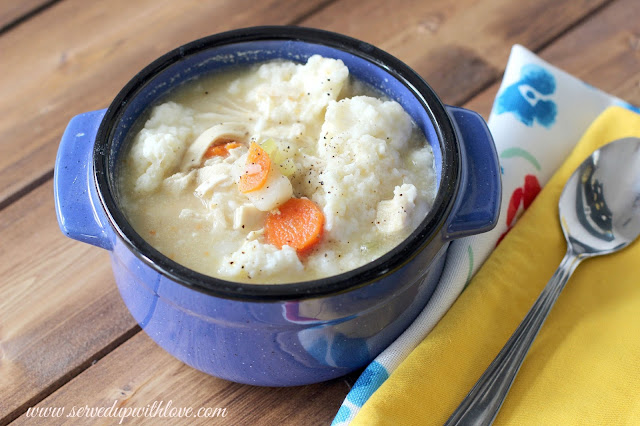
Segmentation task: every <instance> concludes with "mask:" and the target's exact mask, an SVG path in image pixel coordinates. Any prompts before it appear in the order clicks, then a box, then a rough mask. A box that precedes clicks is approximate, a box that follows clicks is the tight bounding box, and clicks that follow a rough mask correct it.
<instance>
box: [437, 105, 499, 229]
mask: <svg viewBox="0 0 640 426" xmlns="http://www.w3.org/2000/svg"><path fill="white" fill-rule="evenodd" d="M446 109H447V111H448V112H449V116H450V117H451V118H452V121H453V125H454V127H455V129H456V132H457V134H458V139H459V141H460V154H461V158H462V162H461V164H462V170H461V184H460V193H459V196H458V198H457V201H456V204H455V205H454V207H453V211H452V213H451V215H450V220H449V223H448V225H447V230H446V233H445V235H446V239H456V238H462V237H466V236H469V235H475V234H480V233H482V232H487V231H489V230H491V229H493V228H494V227H495V226H496V224H497V222H498V215H499V214H500V202H501V198H502V187H501V178H500V164H499V162H498V155H497V153H496V147H495V145H494V144H493V138H492V137H491V132H490V131H489V128H488V127H487V123H486V122H485V121H484V119H483V118H482V117H481V116H480V115H479V114H478V113H476V112H474V111H470V110H467V109H464V108H458V107H453V106H447V107H446Z"/></svg>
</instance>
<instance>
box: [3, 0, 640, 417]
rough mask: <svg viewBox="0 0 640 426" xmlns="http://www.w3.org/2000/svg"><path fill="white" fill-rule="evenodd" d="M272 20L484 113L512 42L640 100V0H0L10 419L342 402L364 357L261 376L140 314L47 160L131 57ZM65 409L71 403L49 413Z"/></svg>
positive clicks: (327, 412)
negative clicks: (186, 350)
mask: <svg viewBox="0 0 640 426" xmlns="http://www.w3.org/2000/svg"><path fill="white" fill-rule="evenodd" d="M262 24H295V25H302V26H309V27H316V28H323V29H327V30H332V31H336V32H340V33H344V34H347V35H350V36H354V37H356V38H359V39H362V40H365V41H367V42H369V43H371V44H374V45H377V46H378V47H381V48H382V49H384V50H387V51H388V52H390V53H391V54H393V55H395V56H397V57H399V58H400V59H402V60H403V61H405V62H407V63H408V64H409V65H410V66H411V67H413V68H414V69H415V70H417V71H418V73H420V74H421V75H422V76H423V77H424V78H425V79H426V80H427V81H428V82H429V83H430V84H431V85H432V86H433V87H434V89H435V90H436V92H438V94H439V95H440V96H441V97H442V99H443V100H444V101H445V102H446V103H449V104H453V105H460V106H465V107H468V108H471V109H474V110H476V111H478V112H480V113H481V114H483V115H484V116H485V117H486V116H488V114H489V111H490V108H491V104H492V101H493V98H494V96H495V94H496V91H497V89H498V84H499V81H500V79H501V77H502V73H503V71H504V67H505V65H506V62H507V58H508V55H509V51H510V49H511V46H512V45H513V44H514V43H520V44H522V45H524V46H526V47H527V48H529V49H531V50H533V51H535V52H537V53H538V54H539V55H541V56H542V58H544V59H546V60H548V61H550V62H551V63H553V64H555V65H557V66H559V67H561V68H563V69H565V70H567V71H568V72H570V73H572V74H574V75H576V76H578V77H580V78H582V79H583V80H585V81H586V82H587V83H589V84H592V85H594V86H596V87H599V88H601V89H603V90H605V91H607V92H610V93H612V94H614V95H617V96H619V97H621V98H623V99H625V100H627V101H629V102H631V103H634V104H636V105H638V104H640V3H639V2H638V0H564V1H559V0H526V1H514V0H457V1H456V2H452V1H449V0H433V1H430V0H395V1H385V0H370V1H363V0H309V1H304V2H303V1H297V2H294V1H291V2H286V1H276V0H265V1H254V0H251V1H249V0H209V1H200V0H183V1H181V2H177V1H174V2H171V1H169V0H140V1H132V0H103V1H90V2H89V1H84V0H2V1H1V2H0V94H1V96H0V259H1V260H2V261H1V263H0V277H2V278H1V279H0V425H4V424H8V423H11V422H14V421H15V422H16V423H18V424H22V423H29V422H31V421H33V419H31V418H27V415H26V414H27V410H28V409H29V407H33V406H39V407H66V410H70V409H71V407H73V406H76V407H81V406H83V407H84V406H88V407H101V406H106V407H110V406H111V405H112V404H113V402H114V401H116V400H117V401H118V402H117V404H118V407H145V406H146V405H147V404H150V403H152V402H153V401H164V402H165V404H166V402H167V401H169V400H171V401H172V403H173V406H183V407H196V408H198V407H225V408H226V417H224V418H217V419H213V420H211V419H209V420H203V423H204V422H207V423H211V422H220V423H224V424H233V425H238V424H275V423H278V424H327V423H329V422H330V421H331V419H332V418H333V416H334V414H335V412H336V410H337V409H338V407H339V406H340V403H341V401H342V399H343V398H344V397H345V395H346V394H347V392H348V391H349V388H350V386H351V385H352V384H353V383H354V381H355V379H356V378H357V374H352V375H350V376H347V377H345V378H341V379H336V380H333V381H330V382H327V383H322V384H316V385H310V386H303V387H297V388H259V387H252V386H246V385H239V384H235V383H231V382H227V381H224V380H221V379H217V378H214V377H210V376H207V375H205V374H203V373H200V372H199V371H196V370H194V369H192V368H190V367H188V366H186V365H184V364H182V363H181V362H179V361H177V360H176V359H174V358H172V357H171V356H170V355H168V354H167V353H166V352H164V351H163V350H162V349H160V348H159V347H158V346H156V345H155V344H154V343H153V342H152V341H151V339H149V337H147V336H146V334H145V333H144V332H142V331H141V330H140V328H139V327H138V325H137V324H136V323H135V321H134V320H133V318H132V317H131V316H130V315H129V313H128V311H127V309H126V308H125V306H124V304H123V302H122V300H121V299H120V296H119V294H118V291H117V289H116V286H115V283H114V279H113V275H112V273H111V269H110V263H109V256H108V254H107V252H106V251H104V250H101V249H98V248H96V247H93V246H89V245H86V244H82V243H79V242H76V241H73V240H70V239H67V238H65V237H64V236H63V235H62V233H61V232H60V230H59V229H58V224H57V222H56V218H55V212H54V204H53V191H52V176H53V165H54V160H55V155H56V150H57V148H58V143H59V140H60V136H61V134H62V132H63V130H64V128H65V126H66V124H67V123H68V121H69V119H70V118H71V117H72V116H74V115H76V114H79V113H82V112H86V111H90V110H95V109H101V108H105V107H106V106H108V105H109V103H110V102H111V100H112V99H113V97H114V96H115V95H116V93H117V92H118V90H119V89H120V88H121V87H122V86H123V85H124V84H125V83H126V82H127V81H128V80H129V79H130V78H131V77H132V76H133V75H134V74H135V73H136V71H137V70H139V69H141V68H142V67H143V66H144V65H146V64H147V63H149V62H150V61H152V60H153V59H154V58H156V57H157V56H159V55H161V54H162V53H164V52H166V51H168V50H170V49H172V48H174V47H176V46H179V45H181V44H183V43H185V42H188V41H191V40H193V39H196V38H199V37H202V36H206V35H209V34H212V33H216V32H220V31H223V30H228V29H233V28H239V27H245V26H252V25H262ZM63 420H73V419H52V418H48V419H38V423H46V422H51V423H55V424H59V423H61V422H62V421H63ZM75 420H76V421H77V422H80V423H86V422H87V419H85V418H81V419H79V420H78V419H75ZM103 420H104V419H103ZM117 421H118V419H116V420H114V419H109V420H106V423H107V424H116V423H117ZM156 421H157V419H153V418H151V419H146V420H145V419H125V423H129V424H131V423H136V424H137V423H145V422H146V423H151V424H155V423H154V422H156ZM173 423H178V424H194V423H193V419H174V422H173ZM173 423H172V424H173Z"/></svg>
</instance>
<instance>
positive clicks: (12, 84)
mask: <svg viewBox="0 0 640 426" xmlns="http://www.w3.org/2000/svg"><path fill="white" fill-rule="evenodd" d="M326 1H327V0H310V1H305V2H281V1H277V0H268V1H259V2H256V1H253V0H216V1H206V2H203V1H199V0H185V1H183V2H180V4H178V3H176V2H173V1H171V0H141V1H130V0H110V1H99V2H86V1H83V0H66V1H62V2H60V3H57V4H55V5H53V6H52V7H50V8H49V9H47V10H46V11H44V12H43V13H41V14H38V15H36V16H34V17H33V18H32V19H30V20H28V21H27V22H25V23H24V24H22V25H19V26H18V27H16V28H15V29H13V30H12V31H9V32H7V33H6V34H3V35H2V37H0V52H1V53H0V55H1V57H2V58H3V61H2V62H5V60H4V58H10V59H11V61H10V63H11V65H10V66H9V67H7V66H3V67H2V74H3V75H2V79H0V93H2V97H0V206H2V205H3V204H6V200H8V199H10V197H11V195H12V194H15V193H16V192H19V191H21V190H23V188H25V187H27V186H28V185H29V183H30V182H33V181H34V180H37V179H39V178H41V177H42V176H45V175H47V173H50V171H51V169H52V167H53V163H54V160H55V154H56V149H57V146H58V143H59V140H60V136H61V134H62V132H63V130H64V127H65V126H66V124H67V123H68V121H69V119H70V118H71V117H72V116H74V115H76V114H79V113H82V112H86V111H91V110H95V109H100V108H105V107H106V106H108V105H109V103H110V101H111V100H112V99H113V97H114V96H115V95H116V93H117V92H118V90H119V89H120V88H121V87H122V86H124V84H125V83H126V82H127V81H128V80H129V79H130V78H131V77H133V75H134V74H135V73H136V72H137V71H138V70H140V69H141V68H142V67H144V66H145V65H147V64H148V63H149V62H151V61H152V60H153V59H155V58H157V57H158V56H160V55H161V54H163V53H165V52H167V51H168V50H170V49H172V48H174V47H177V46H179V45H181V44H184V43H186V42H188V41H191V40H194V39H197V38H200V37H203V36H206V35H209V34H212V33H215V32H220V31H224V30H228V29H232V28H237V27H245V26H252V25H261V24H267V23H270V24H287V23H292V22H296V21H297V20H298V19H300V17H302V16H305V15H306V14H308V13H309V12H312V11H313V10H315V9H316V8H318V7H319V5H322V4H324V3H325V2H326Z"/></svg>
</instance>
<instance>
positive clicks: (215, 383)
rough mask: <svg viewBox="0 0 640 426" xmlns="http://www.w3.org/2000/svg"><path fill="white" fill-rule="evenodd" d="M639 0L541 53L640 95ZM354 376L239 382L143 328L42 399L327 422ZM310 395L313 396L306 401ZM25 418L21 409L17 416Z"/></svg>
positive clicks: (625, 93)
mask: <svg viewBox="0 0 640 426" xmlns="http://www.w3.org/2000/svg"><path fill="white" fill-rule="evenodd" d="M632 5H633V0H619V1H617V2H616V3H614V4H613V5H611V6H609V7H607V8H605V9H603V10H602V11H601V12H600V13H598V14H597V15H595V16H593V17H592V18H591V19H588V20H587V21H586V22H584V23H583V24H582V25H580V26H579V27H577V28H576V29H575V30H573V31H571V32H569V33H568V34H566V35H565V36H563V37H561V38H560V39H558V40H557V41H555V42H554V43H553V44H551V45H550V46H549V47H548V48H546V49H544V50H543V51H542V52H541V56H542V57H543V58H545V59H547V60H550V61H552V62H553V63H554V64H555V65H558V66H560V67H561V68H564V69H566V70H567V71H569V72H571V73H573V74H574V75H577V76H579V77H581V78H583V79H584V80H585V81H588V82H590V83H591V84H593V85H595V86H598V87H603V88H606V89H607V90H610V91H611V92H612V93H613V94H616V95H618V96H621V97H623V98H625V99H627V100H628V101H630V102H635V103H640V92H639V91H638V88H637V87H636V86H638V81H640V55H638V54H637V52H636V51H635V50H634V47H633V43H629V37H630V34H640V11H638V10H633V11H631V9H633V7H631V6H632ZM576 52H579V53H576ZM611 61H614V62H615V64H612V63H611ZM586 64H589V66H586ZM612 66H613V68H614V70H615V72H613V73H612V72H610V71H609V67H612ZM634 87H635V88H634ZM496 90H497V85H494V86H492V87H491V88H489V89H487V90H486V91H484V92H483V93H482V94H481V95H480V96H478V97H477V98H476V99H474V100H472V101H471V102H469V103H467V104H466V105H465V106H467V107H474V108H476V109H477V110H478V111H479V112H481V113H482V114H483V115H485V116H487V115H488V113H489V109H490V107H491V100H492V98H493V96H494V95H495V91H496ZM142 354H144V356H142ZM352 381H353V378H349V381H348V382H347V383H344V385H343V383H341V382H340V381H334V382H329V383H327V384H324V385H314V386H309V387H301V388H294V389H292V390H273V389H265V388H253V387H249V386H242V385H235V384H231V383H228V382H225V381H222V380H218V379H214V378H210V377H207V376H206V375H204V374H203V373H200V372H198V371H196V370H193V369H190V368H188V367H185V366H184V365H182V364H181V363H179V362H178V361H176V360H173V359H172V358H171V357H170V356H169V355H167V354H165V353H164V352H163V351H162V350H161V349H159V348H158V347H156V346H155V345H153V343H151V342H150V340H149V338H148V337H147V336H146V335H145V334H144V333H139V334H137V335H136V336H134V337H133V338H132V339H131V340H129V341H127V342H126V343H125V344H123V345H122V346H120V347H119V348H117V349H116V350H114V351H113V352H112V353H110V354H108V355H107V356H105V357H104V358H103V359H102V360H101V361H99V362H98V363H97V364H96V365H94V366H92V367H90V368H89V369H87V370H86V371H85V372H83V373H82V374H80V375H79V376H78V377H76V378H75V379H74V380H72V381H71V382H69V383H68V384H67V385H66V386H64V387H62V388H60V389H59V390H57V391H56V392H55V393H54V394H52V395H51V396H50V397H49V398H47V399H46V400H44V401H43V402H42V403H41V404H40V406H42V407H44V406H65V407H69V408H70V407H71V406H73V405H85V404H86V405H88V406H105V405H106V406H110V405H111V404H112V403H113V401H114V400H116V399H117V400H118V401H119V402H118V404H121V405H122V406H124V407H139V406H145V405H146V404H150V403H152V402H153V401H156V400H163V401H168V400H172V401H174V403H175V402H178V401H179V402H180V404H185V405H188V406H193V407H200V406H212V407H217V406H220V407H222V406H226V407H227V408H228V412H229V416H230V417H229V418H228V420H229V421H230V422H231V423H233V424H272V423H275V422H277V423H281V424H301V423H304V424H326V423H327V422H328V421H329V420H330V419H331V418H332V416H333V415H334V413H335V411H336V410H337V408H338V406H339V403H340V400H341V398H342V396H344V394H345V393H346V391H347V387H348V386H347V385H348V384H350V383H352ZM311 396H313V402H312V403H308V402H306V399H307V398H310V397H311ZM284 399H288V402H287V403H283V400H284ZM300 412H301V413H302V415H299V413H300ZM231 416H240V417H231ZM26 420H27V419H26V418H25V417H22V418H21V419H20V421H19V422H18V424H20V423H21V422H23V421H26ZM185 423H186V422H185Z"/></svg>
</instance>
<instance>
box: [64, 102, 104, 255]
mask: <svg viewBox="0 0 640 426" xmlns="http://www.w3.org/2000/svg"><path fill="white" fill-rule="evenodd" d="M106 111H107V110H106V109H103V110H100V111H93V112H87V113H85V114H80V115H77V116H75V117H73V118H72V119H71V121H70V122H69V125H68V126H67V129H66V130H65V131H64V135H62V140H61V141H60V146H59V148H58V155H57V157H56V164H55V168H54V174H53V196H54V200H55V204H56V215H57V216H58V225H59V226H60V229H61V230H62V232H63V233H64V234H65V235H66V236H67V237H70V238H73V239H75V240H78V241H82V242H84V243H89V244H93V245H94V246H98V247H102V248H104V249H107V250H111V248H112V247H113V243H112V238H113V235H114V234H113V233H112V232H108V230H109V229H110V228H109V225H108V223H109V222H108V221H107V218H106V216H105V213H104V210H103V209H102V206H101V205H100V200H99V199H98V193H97V191H96V186H95V183H94V179H93V146H94V143H95V140H96V134H97V133H98V127H99V126H100V122H101V121H102V117H104V114H105V112H106Z"/></svg>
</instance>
